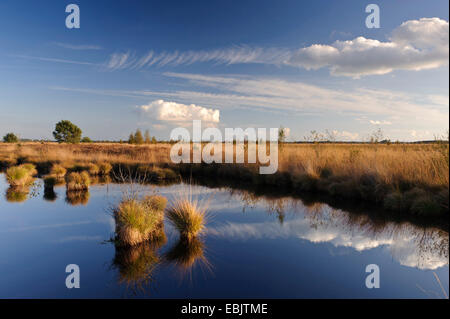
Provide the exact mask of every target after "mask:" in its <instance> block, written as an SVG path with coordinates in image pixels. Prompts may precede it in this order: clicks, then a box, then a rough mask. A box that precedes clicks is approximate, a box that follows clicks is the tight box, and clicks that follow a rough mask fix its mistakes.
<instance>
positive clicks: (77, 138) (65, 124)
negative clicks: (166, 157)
mask: <svg viewBox="0 0 450 319" xmlns="http://www.w3.org/2000/svg"><path fill="white" fill-rule="evenodd" d="M52 134H53V137H54V139H55V140H56V141H57V142H58V143H69V144H78V143H92V142H93V141H92V140H91V139H90V138H89V137H87V136H84V137H82V134H83V131H82V130H81V129H80V128H79V127H78V126H77V125H75V124H74V123H72V122H70V121H68V120H62V121H59V122H58V123H56V125H55V130H54V131H53V132H52ZM20 141H21V139H20V138H19V136H18V135H17V134H15V133H13V132H9V133H7V134H6V135H5V136H3V142H4V143H18V142H20ZM22 141H23V140H22ZM109 142H110V141H109ZM157 142H158V141H157V140H156V137H155V136H153V137H152V136H150V132H149V130H146V131H145V133H144V135H143V134H142V131H141V130H140V129H137V130H136V132H135V133H131V134H130V136H129V138H128V143H129V144H156V143H157ZM120 143H123V141H122V140H120Z"/></svg>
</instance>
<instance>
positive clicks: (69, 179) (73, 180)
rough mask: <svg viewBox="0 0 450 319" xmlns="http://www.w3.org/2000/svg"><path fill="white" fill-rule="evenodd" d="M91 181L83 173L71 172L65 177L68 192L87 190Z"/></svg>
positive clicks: (87, 175) (86, 174)
mask: <svg viewBox="0 0 450 319" xmlns="http://www.w3.org/2000/svg"><path fill="white" fill-rule="evenodd" d="M90 184H91V179H90V177H89V174H88V173H87V172H85V171H83V172H81V173H76V172H72V173H70V174H69V175H67V176H66V188H67V190H68V191H81V190H87V189H89V185H90Z"/></svg>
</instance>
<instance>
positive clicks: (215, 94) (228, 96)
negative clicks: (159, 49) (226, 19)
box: [54, 72, 449, 139]
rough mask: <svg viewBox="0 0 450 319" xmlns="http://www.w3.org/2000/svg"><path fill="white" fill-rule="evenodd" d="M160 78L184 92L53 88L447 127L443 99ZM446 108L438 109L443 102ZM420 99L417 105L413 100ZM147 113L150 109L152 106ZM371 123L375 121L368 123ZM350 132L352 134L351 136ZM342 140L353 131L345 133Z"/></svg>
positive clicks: (242, 80) (237, 79) (278, 83)
mask: <svg viewBox="0 0 450 319" xmlns="http://www.w3.org/2000/svg"><path fill="white" fill-rule="evenodd" d="M164 75H165V76H166V77H169V78H177V79H180V80H184V81H187V83H185V84H186V86H187V87H189V88H190V89H186V90H168V91H153V90H95V89H76V88H75V89H74V88H63V87H55V88H54V89H58V90H69V91H77V92H83V93H91V94H102V95H110V96H124V97H133V98H138V99H146V100H148V99H149V98H151V99H153V100H155V99H162V100H164V101H174V102H176V103H180V104H184V105H191V104H195V105H203V106H207V107H208V108H211V109H218V110H225V109H230V110H231V109H250V110H255V111H263V112H274V113H285V114H286V113H288V114H292V115H298V116H302V115H317V116H327V115H330V116H336V114H341V115H345V114H347V115H351V116H358V117H359V118H361V119H362V120H360V121H361V122H364V123H366V124H370V123H371V122H370V121H373V123H372V124H377V123H378V122H379V123H380V124H385V125H387V124H388V123H395V124H404V125H408V127H409V128H411V129H416V128H418V127H421V126H422V125H423V124H424V123H426V125H432V126H433V127H436V129H439V130H442V129H444V128H446V127H448V117H449V114H448V95H447V96H438V95H430V96H427V95H414V94H411V93H403V92H396V91H391V90H374V89H368V88H358V87H356V88H347V89H345V90H338V89H331V88H324V87H319V86H316V85H311V84H307V83H304V82H298V81H287V80H283V79H278V78H265V77H248V76H246V77H243V76H214V75H201V74H189V73H173V72H167V73H164ZM445 100H446V101H447V105H446V106H445V105H443V104H442V103H443V101H445ZM419 101H420V102H419ZM152 109H153V108H152ZM370 119H375V120H370ZM352 134H353V135H352ZM345 135H346V137H347V138H348V139H353V138H354V137H355V135H354V133H351V132H346V133H345Z"/></svg>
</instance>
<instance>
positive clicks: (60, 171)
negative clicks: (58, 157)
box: [50, 164, 67, 179]
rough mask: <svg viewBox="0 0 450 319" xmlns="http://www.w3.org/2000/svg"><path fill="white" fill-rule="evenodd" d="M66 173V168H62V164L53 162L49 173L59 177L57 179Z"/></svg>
mask: <svg viewBox="0 0 450 319" xmlns="http://www.w3.org/2000/svg"><path fill="white" fill-rule="evenodd" d="M66 173H67V169H66V168H64V166H62V165H60V164H53V166H52V168H51V170H50V175H51V176H53V177H55V178H59V179H62V178H64V176H66Z"/></svg>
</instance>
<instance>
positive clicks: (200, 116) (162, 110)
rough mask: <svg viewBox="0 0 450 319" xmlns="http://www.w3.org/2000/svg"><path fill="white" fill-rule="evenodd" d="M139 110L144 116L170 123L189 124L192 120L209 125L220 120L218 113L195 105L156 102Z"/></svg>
mask: <svg viewBox="0 0 450 319" xmlns="http://www.w3.org/2000/svg"><path fill="white" fill-rule="evenodd" d="M139 109H140V110H141V111H142V112H143V113H145V114H146V115H148V116H150V117H153V118H155V119H156V120H159V121H172V122H177V123H181V122H191V121H193V120H202V121H205V122H210V123H218V122H219V120H220V111H219V110H215V109H210V108H206V107H203V106H198V105H195V104H190V105H186V104H181V103H176V102H168V101H164V100H156V101H153V102H151V103H150V104H147V105H141V106H139Z"/></svg>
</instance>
